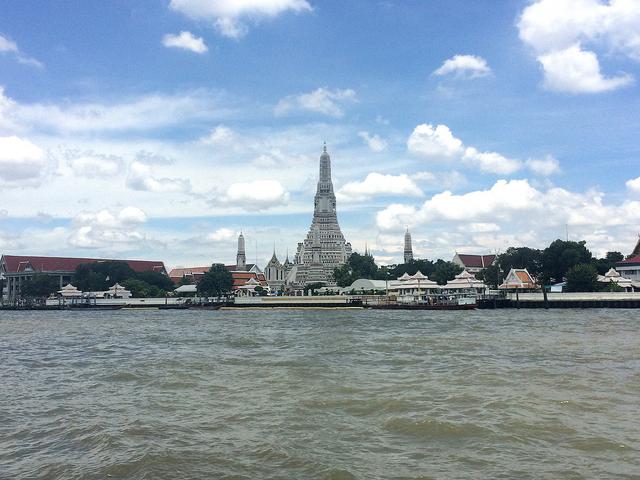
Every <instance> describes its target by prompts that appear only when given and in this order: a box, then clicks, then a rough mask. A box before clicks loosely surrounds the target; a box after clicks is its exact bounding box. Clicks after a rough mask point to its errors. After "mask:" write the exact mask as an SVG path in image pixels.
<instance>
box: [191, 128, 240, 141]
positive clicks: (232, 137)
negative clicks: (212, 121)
mask: <svg viewBox="0 0 640 480" xmlns="http://www.w3.org/2000/svg"><path fill="white" fill-rule="evenodd" d="M236 140H237V135H236V133H235V132H234V131H233V130H231V129H230V128H229V127H225V126H224V125H218V126H217V127H215V128H214V129H213V130H211V133H209V135H207V136H206V137H204V138H202V139H200V141H201V142H202V143H204V144H208V145H229V144H231V143H233V142H235V141H236Z"/></svg>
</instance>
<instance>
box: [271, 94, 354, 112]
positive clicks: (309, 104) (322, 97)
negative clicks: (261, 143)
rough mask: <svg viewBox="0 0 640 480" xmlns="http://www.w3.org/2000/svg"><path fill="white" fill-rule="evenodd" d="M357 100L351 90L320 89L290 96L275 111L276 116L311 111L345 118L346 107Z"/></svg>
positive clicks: (280, 102)
mask: <svg viewBox="0 0 640 480" xmlns="http://www.w3.org/2000/svg"><path fill="white" fill-rule="evenodd" d="M355 100H356V92H355V91H354V90H351V89H345V90H340V89H335V90H330V89H328V88H325V87H321V88H318V89H317V90H314V91H313V92H310V93H302V94H300V95H290V96H288V97H285V98H283V99H282V100H280V101H279V102H278V104H277V105H276V107H275V109H274V113H275V114H276V116H282V115H287V114H289V113H291V112H296V111H310V112H316V113H321V114H323V115H328V116H331V117H342V116H344V105H345V104H348V103H353V102H354V101H355Z"/></svg>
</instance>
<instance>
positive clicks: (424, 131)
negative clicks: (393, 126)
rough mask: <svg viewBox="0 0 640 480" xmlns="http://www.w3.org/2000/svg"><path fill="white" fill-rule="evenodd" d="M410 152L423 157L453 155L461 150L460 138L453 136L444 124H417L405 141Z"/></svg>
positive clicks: (458, 153)
mask: <svg viewBox="0 0 640 480" xmlns="http://www.w3.org/2000/svg"><path fill="white" fill-rule="evenodd" d="M407 148H408V149H409V151H410V152H411V153H415V154H418V155H422V156H425V157H454V156H457V155H460V154H461V153H462V152H463V147H462V140H459V139H457V138H455V137H454V136H453V133H451V130H450V129H449V127H447V126H446V125H438V126H436V127H434V126H433V125H431V124H425V123H423V124H422V125H418V126H417V127H416V128H415V129H414V130H413V133H411V136H410V137H409V140H408V141H407Z"/></svg>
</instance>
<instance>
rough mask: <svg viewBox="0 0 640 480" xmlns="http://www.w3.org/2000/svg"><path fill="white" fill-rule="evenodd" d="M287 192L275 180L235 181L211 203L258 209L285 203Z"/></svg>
mask: <svg viewBox="0 0 640 480" xmlns="http://www.w3.org/2000/svg"><path fill="white" fill-rule="evenodd" d="M288 202H289V193H288V192H287V191H286V190H285V189H284V187H283V186H282V184H281V183H280V182H278V181H277V180H255V181H252V182H237V183H232V184H231V185H229V187H228V188H226V189H225V190H223V191H221V192H218V193H217V194H216V195H215V198H213V199H212V200H211V202H210V203H211V204H212V205H224V206H229V207H237V208H239V209H242V210H250V211H260V210H267V209H269V208H272V207H277V206H280V205H286V204H287V203H288Z"/></svg>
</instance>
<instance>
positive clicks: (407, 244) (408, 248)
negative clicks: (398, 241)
mask: <svg viewBox="0 0 640 480" xmlns="http://www.w3.org/2000/svg"><path fill="white" fill-rule="evenodd" d="M412 260H413V247H412V245H411V234H410V233H409V227H407V232H406V233H405V234H404V263H409V262H411V261H412Z"/></svg>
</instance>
